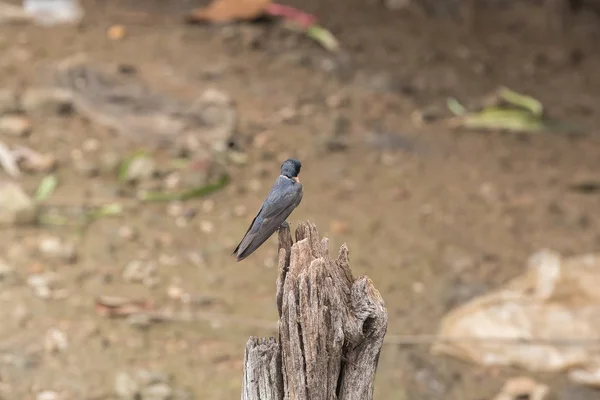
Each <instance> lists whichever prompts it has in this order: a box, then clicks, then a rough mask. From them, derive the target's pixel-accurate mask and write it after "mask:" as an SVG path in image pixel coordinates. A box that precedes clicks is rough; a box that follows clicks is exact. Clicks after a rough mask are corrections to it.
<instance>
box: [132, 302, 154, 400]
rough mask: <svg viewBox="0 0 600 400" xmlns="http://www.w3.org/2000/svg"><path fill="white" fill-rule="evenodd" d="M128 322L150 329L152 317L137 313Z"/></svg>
mask: <svg viewBox="0 0 600 400" xmlns="http://www.w3.org/2000/svg"><path fill="white" fill-rule="evenodd" d="M127 322H128V323H129V324H130V325H133V326H136V327H138V328H148V327H149V326H150V325H151V324H152V317H151V316H150V315H148V314H146V313H136V314H131V315H130V316H128V317H127ZM143 398H144V397H143Z"/></svg>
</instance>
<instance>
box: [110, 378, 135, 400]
mask: <svg viewBox="0 0 600 400" xmlns="http://www.w3.org/2000/svg"><path fill="white" fill-rule="evenodd" d="M139 390H140V387H139V384H138V382H137V381H136V380H135V379H133V378H132V377H131V376H130V375H129V374H127V373H126V372H119V373H118V374H117V376H116V377H115V393H116V394H117V396H119V397H120V398H122V399H127V400H130V399H131V400H132V399H136V398H139Z"/></svg>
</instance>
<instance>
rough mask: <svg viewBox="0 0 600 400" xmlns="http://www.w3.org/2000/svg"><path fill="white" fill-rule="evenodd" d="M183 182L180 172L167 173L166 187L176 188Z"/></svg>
mask: <svg viewBox="0 0 600 400" xmlns="http://www.w3.org/2000/svg"><path fill="white" fill-rule="evenodd" d="M180 184H181V174H180V173H179V172H173V173H170V174H169V175H167V177H166V178H165V188H167V189H175V188H177V187H178V186H179V185H180Z"/></svg>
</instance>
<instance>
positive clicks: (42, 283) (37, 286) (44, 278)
mask: <svg viewBox="0 0 600 400" xmlns="http://www.w3.org/2000/svg"><path fill="white" fill-rule="evenodd" d="M56 282H57V278H56V276H55V275H54V274H50V273H46V274H34V275H31V276H30V277H29V278H28V279H27V285H28V286H29V287H30V288H31V289H32V290H33V293H34V294H35V295H36V296H37V297H39V298H41V299H49V298H50V297H52V295H53V290H54V286H55V284H56Z"/></svg>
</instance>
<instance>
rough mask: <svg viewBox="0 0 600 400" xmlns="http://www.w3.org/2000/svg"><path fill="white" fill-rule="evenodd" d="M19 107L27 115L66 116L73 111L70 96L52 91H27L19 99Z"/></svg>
mask: <svg viewBox="0 0 600 400" xmlns="http://www.w3.org/2000/svg"><path fill="white" fill-rule="evenodd" d="M21 106H22V107H23V110H24V111H25V112H26V113H27V114H28V115H42V116H47V115H67V114H70V113H71V112H72V111H73V102H72V99H71V96H69V95H68V94H67V93H65V92H61V91H57V90H52V89H28V90H26V91H25V92H24V93H23V96H22V97H21Z"/></svg>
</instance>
